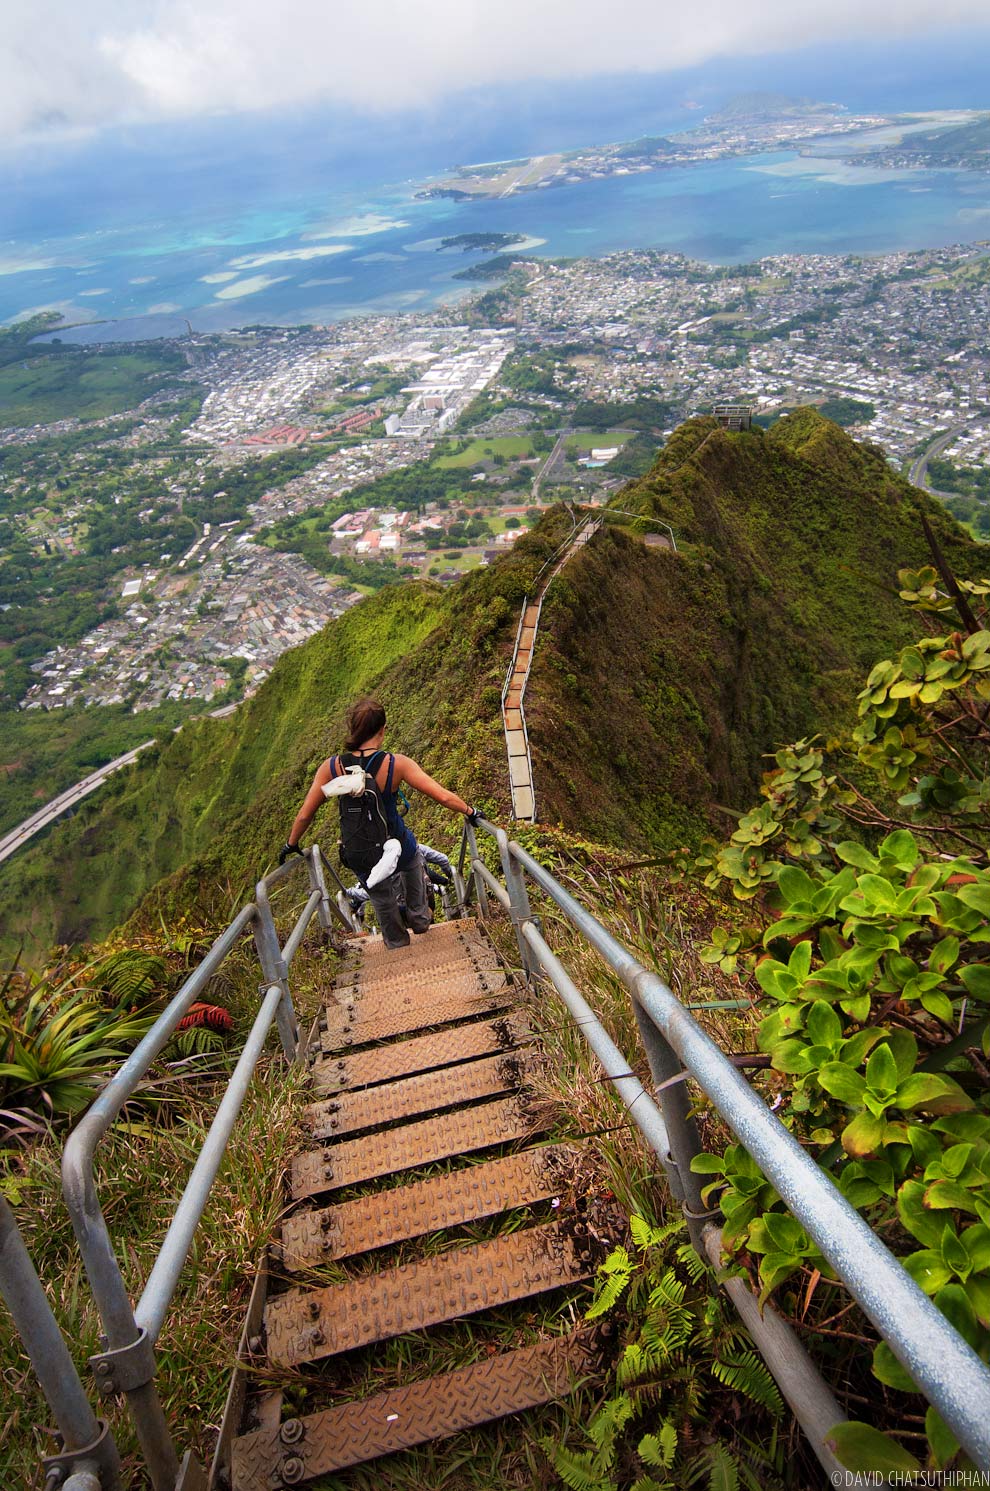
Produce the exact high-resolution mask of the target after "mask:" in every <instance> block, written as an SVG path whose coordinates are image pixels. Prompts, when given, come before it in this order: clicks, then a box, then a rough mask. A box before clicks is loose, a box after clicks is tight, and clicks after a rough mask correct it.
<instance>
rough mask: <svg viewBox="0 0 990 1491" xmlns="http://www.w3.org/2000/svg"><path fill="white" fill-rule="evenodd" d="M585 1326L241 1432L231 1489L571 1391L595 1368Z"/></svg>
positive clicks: (383, 1451) (312, 1472) (427, 1436)
mask: <svg viewBox="0 0 990 1491" xmlns="http://www.w3.org/2000/svg"><path fill="white" fill-rule="evenodd" d="M599 1360H600V1359H599V1353H598V1350H597V1346H596V1338H595V1335H594V1333H593V1332H592V1331H589V1330H587V1329H584V1330H579V1331H576V1332H575V1333H574V1334H573V1335H571V1336H562V1337H558V1338H557V1339H555V1340H552V1341H541V1342H540V1343H539V1345H537V1346H523V1347H520V1348H518V1349H517V1350H515V1351H508V1352H505V1353H503V1354H501V1355H499V1356H496V1357H492V1358H491V1359H490V1360H489V1361H484V1362H477V1363H474V1364H473V1365H472V1366H469V1367H460V1368H459V1369H458V1370H457V1371H455V1372H445V1373H444V1374H443V1375H442V1376H440V1377H431V1378H428V1379H427V1380H426V1381H424V1382H415V1383H412V1384H411V1385H410V1386H409V1387H402V1388H396V1389H394V1390H393V1391H392V1392H386V1393H379V1394H377V1396H375V1397H373V1398H363V1399H361V1400H360V1401H359V1402H355V1403H342V1404H340V1405H339V1406H338V1407H336V1408H328V1409H325V1410H324V1411H323V1412H322V1413H313V1414H308V1415H307V1416H306V1417H305V1418H301V1419H290V1420H288V1421H287V1422H286V1423H285V1424H283V1425H282V1426H281V1428H280V1429H277V1430H275V1429H270V1428H266V1429H259V1430H256V1431H255V1432H254V1433H253V1434H245V1435H242V1436H241V1438H240V1439H237V1440H235V1442H234V1448H233V1484H234V1486H235V1487H236V1491H272V1488H273V1487H278V1486H289V1485H293V1486H298V1485H304V1484H305V1483H306V1482H307V1481H312V1480H315V1478H316V1477H317V1476H324V1475H331V1474H332V1473H333V1472H334V1471H338V1470H344V1469H346V1468H347V1467H348V1466H350V1465H360V1464H362V1463H364V1462H365V1461H367V1460H375V1459H377V1458H378V1457H379V1456H381V1455H391V1454H394V1453H395V1452H396V1451H398V1450H407V1449H412V1447H413V1446H414V1445H418V1444H426V1443H427V1442H428V1441H430V1440H434V1439H445V1438H447V1437H448V1436H450V1435H451V1434H457V1433H459V1432H460V1431H461V1430H463V1429H472V1428H475V1427H477V1426H478V1425H480V1424H486V1423H489V1422H491V1421H492V1420H493V1419H499V1418H504V1417H505V1416H506V1415H507V1414H510V1413H523V1412H525V1410H526V1409H529V1408H536V1407H538V1406H539V1405H540V1404H542V1403H550V1402H553V1401H554V1400H555V1399H557V1398H561V1397H563V1396H564V1395H565V1394H566V1393H569V1392H571V1391H573V1390H574V1389H575V1388H576V1387H577V1386H578V1385H579V1383H580V1381H581V1380H583V1379H586V1378H587V1377H588V1376H589V1375H594V1374H596V1372H597V1370H598V1368H599Z"/></svg>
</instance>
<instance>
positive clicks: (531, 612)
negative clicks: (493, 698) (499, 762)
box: [502, 518, 603, 823]
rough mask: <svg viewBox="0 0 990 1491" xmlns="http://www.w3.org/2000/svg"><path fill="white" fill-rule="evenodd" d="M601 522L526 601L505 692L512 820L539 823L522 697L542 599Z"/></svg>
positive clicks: (577, 540)
mask: <svg viewBox="0 0 990 1491" xmlns="http://www.w3.org/2000/svg"><path fill="white" fill-rule="evenodd" d="M602 521H603V520H602V519H601V518H593V519H586V520H585V521H584V523H582V524H581V525H580V526H579V527H577V528H575V530H574V532H573V534H572V535H571V537H570V539H569V540H568V542H567V544H566V546H565V548H564V550H563V553H561V554H560V556H559V558H558V559H557V560H556V562H555V563H552V565H551V568H550V569H549V570H548V572H547V573H546V575H545V576H544V577H543V579H542V581H541V582H540V584H539V588H538V589H537V591H536V593H535V595H533V596H527V597H526V599H525V600H524V601H523V608H522V615H521V617H520V618H519V630H518V631H517V633H516V645H515V650H514V652H513V654H512V662H511V664H510V665H509V673H508V677H507V678H506V682H505V688H504V690H503V691H502V725H503V728H504V730H505V750H506V754H507V756H508V758H509V790H510V792H511V794H512V816H513V818H516V819H518V820H520V821H521V822H525V823H535V821H536V787H535V784H534V782H533V761H532V757H531V756H530V751H529V735H528V733H527V730H526V714H525V710H524V708H523V696H524V695H525V693H526V684H527V683H528V682H529V670H530V668H531V667H532V665H533V653H534V652H535V651H536V636H537V632H538V631H539V627H540V613H541V612H542V610H543V598H544V596H545V595H546V593H547V591H548V589H549V588H550V585H551V583H552V582H553V581H554V580H555V579H556V577H557V576H558V575H559V574H560V572H561V570H562V569H563V568H564V565H565V564H566V563H567V561H568V560H569V559H570V558H571V557H572V555H574V554H575V553H576V552H577V550H578V549H581V548H583V547H584V545H585V544H586V543H587V542H588V540H589V539H590V538H591V537H592V536H593V535H594V534H596V533H597V532H598V530H599V528H600V527H601V526H602Z"/></svg>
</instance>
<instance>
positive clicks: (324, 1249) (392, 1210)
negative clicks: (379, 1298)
mask: <svg viewBox="0 0 990 1491" xmlns="http://www.w3.org/2000/svg"><path fill="white" fill-rule="evenodd" d="M574 1153H575V1151H574V1150H573V1149H571V1148H568V1146H567V1145H563V1144H550V1145H547V1146H545V1147H544V1148H542V1149H527V1150H524V1151H523V1153H522V1154H517V1155H508V1156H507V1157H505V1158H504V1159H500V1160H487V1161H485V1162H484V1163H483V1164H480V1165H468V1167H467V1168H466V1169H464V1170H457V1171H455V1172H454V1174H452V1175H434V1176H431V1177H430V1179H429V1180H418V1181H413V1182H412V1183H411V1184H410V1185H405V1186H397V1187H395V1188H394V1189H393V1190H390V1191H382V1192H380V1193H379V1194H378V1195H377V1196H362V1197H360V1199H359V1200H357V1201H345V1202H343V1203H342V1204H341V1205H339V1206H327V1207H320V1208H319V1209H318V1210H315V1211H305V1212H297V1214H296V1215H295V1216H294V1217H289V1218H288V1219H287V1220H286V1221H284V1222H283V1223H282V1262H283V1264H284V1266H285V1267H286V1268H287V1269H288V1270H289V1271H290V1272H292V1273H297V1272H299V1271H300V1270H302V1269H307V1268H313V1267H315V1266H316V1265H317V1264H319V1263H326V1262H328V1261H329V1260H330V1259H334V1258H351V1257H354V1256H355V1255H356V1254H358V1253H368V1252H371V1250H372V1249H374V1248H384V1247H390V1246H392V1244H394V1243H399V1242H406V1241H407V1240H408V1239H409V1238H412V1237H423V1236H425V1234H426V1233H428V1232H439V1231H441V1229H442V1228H444V1227H462V1226H463V1225H464V1224H465V1223H466V1222H476V1221H479V1220H480V1219H481V1218H482V1217H492V1216H497V1215H498V1213H499V1212H502V1211H507V1210H509V1208H510V1207H514V1206H531V1205H533V1203H534V1202H536V1201H545V1200H547V1199H549V1198H550V1197H552V1196H555V1195H556V1194H557V1192H558V1191H559V1190H561V1189H562V1188H563V1186H564V1185H565V1184H566V1182H567V1176H568V1170H569V1161H570V1160H571V1159H572V1158H573V1155H574Z"/></svg>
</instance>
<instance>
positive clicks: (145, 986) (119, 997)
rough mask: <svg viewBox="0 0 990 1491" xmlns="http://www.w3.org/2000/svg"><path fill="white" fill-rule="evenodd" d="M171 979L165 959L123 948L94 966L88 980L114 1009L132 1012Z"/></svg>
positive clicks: (137, 949) (132, 948) (153, 954)
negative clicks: (126, 1008) (119, 1006)
mask: <svg viewBox="0 0 990 1491" xmlns="http://www.w3.org/2000/svg"><path fill="white" fill-rule="evenodd" d="M167 976H168V970H167V968H166V966H165V960H164V958H160V957H159V956H158V955H157V953H145V952H142V951H141V949H140V948H136V947H122V948H120V949H119V951H118V952H115V953H109V954H108V955H107V956H106V957H105V958H101V959H99V960H98V961H97V962H96V963H94V964H93V965H92V966H91V969H90V972H89V977H90V981H91V983H92V985H93V987H94V988H95V989H99V991H100V993H101V994H102V995H103V996H104V997H105V998H106V999H107V1000H108V1001H109V1003H111V1004H114V1005H126V1006H128V1007H130V1008H133V1007H134V1006H136V1005H138V1004H140V1003H143V1002H144V1001H145V1000H147V999H148V998H149V997H150V996H151V995H152V994H153V993H154V992H155V991H156V989H159V988H161V986H162V985H163V984H164V983H165V981H166V978H167Z"/></svg>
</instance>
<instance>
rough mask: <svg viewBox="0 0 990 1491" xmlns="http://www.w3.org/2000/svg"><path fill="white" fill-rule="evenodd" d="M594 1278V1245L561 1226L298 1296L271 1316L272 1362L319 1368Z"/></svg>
mask: <svg viewBox="0 0 990 1491" xmlns="http://www.w3.org/2000/svg"><path fill="white" fill-rule="evenodd" d="M594 1271H595V1264H594V1262H593V1259H592V1251H591V1247H590V1245H589V1243H588V1242H587V1241H586V1240H585V1239H579V1238H576V1237H575V1236H574V1234H573V1230H571V1229H566V1230H565V1228H564V1227H563V1226H562V1225H561V1224H560V1223H553V1224H551V1225H550V1226H546V1227H533V1228H530V1229H528V1230H527V1231H524V1232H514V1233H510V1234H509V1235H508V1236H506V1237H495V1238H492V1239H491V1240H490V1241H489V1242H483V1243H474V1244H472V1245H471V1246H470V1247H467V1248H460V1249H458V1251H457V1252H454V1253H446V1254H444V1255H442V1256H441V1257H437V1258H427V1259H424V1260H423V1261H422V1262H421V1263H403V1264H401V1265H400V1266H399V1267H398V1268H392V1269H389V1270H388V1271H387V1272H385V1273H382V1274H371V1275H367V1276H365V1277H363V1278H357V1279H350V1280H349V1281H348V1282H347V1283H346V1284H332V1285H330V1286H329V1287H328V1288H326V1289H308V1290H303V1289H290V1290H288V1291H287V1292H286V1293H285V1294H280V1295H278V1296H277V1297H276V1298H274V1299H269V1301H268V1305H267V1307H266V1310H265V1326H266V1330H267V1337H268V1358H269V1361H271V1362H273V1363H274V1364H275V1365H276V1366H279V1367H295V1366H299V1365H300V1364H301V1363H302V1362H313V1361H319V1360H321V1359H322V1358H324V1357H328V1356H336V1355H337V1354H338V1352H341V1351H353V1350H354V1349H355V1348H356V1347H358V1346H368V1345H370V1344H371V1343H372V1342H373V1341H385V1340H389V1339H391V1338H392V1337H393V1336H399V1335H402V1334H403V1333H404V1332H406V1331H417V1330H425V1329H426V1328H427V1327H428V1326H431V1325H440V1324H442V1323H443V1322H444V1321H447V1320H458V1319H460V1318H461V1317H462V1316H464V1315H475V1314H477V1313H478V1311H479V1310H492V1309H496V1308H497V1307H498V1306H500V1305H507V1304H511V1303H512V1302H513V1301H514V1300H520V1299H528V1298H529V1297H530V1296H531V1295H533V1294H542V1293H544V1292H545V1291H547V1290H549V1289H558V1288H561V1287H562V1286H564V1285H567V1284H578V1283H580V1282H581V1280H583V1279H588V1278H590V1277H591V1275H592V1274H593V1273H594Z"/></svg>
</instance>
